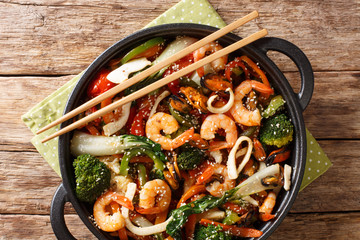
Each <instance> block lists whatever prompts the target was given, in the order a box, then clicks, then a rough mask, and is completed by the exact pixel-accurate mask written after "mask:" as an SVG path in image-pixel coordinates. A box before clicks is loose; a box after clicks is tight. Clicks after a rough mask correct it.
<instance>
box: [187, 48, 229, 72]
mask: <svg viewBox="0 0 360 240" xmlns="http://www.w3.org/2000/svg"><path fill="white" fill-rule="evenodd" d="M222 48H223V47H222V46H221V45H220V44H219V43H217V42H210V43H208V44H206V45H205V46H203V47H201V48H199V49H198V50H195V51H194V53H193V56H194V62H197V61H199V60H200V59H202V58H203V57H205V56H207V55H210V54H212V53H213V52H216V51H219V50H221V49H222ZM227 60H228V55H225V56H222V57H220V58H218V59H216V60H214V61H212V62H211V67H212V68H213V69H214V70H215V72H219V71H220V70H222V69H225V65H226V63H227ZM196 72H197V74H198V75H199V77H202V76H204V74H205V71H204V67H201V68H198V69H197V70H196Z"/></svg>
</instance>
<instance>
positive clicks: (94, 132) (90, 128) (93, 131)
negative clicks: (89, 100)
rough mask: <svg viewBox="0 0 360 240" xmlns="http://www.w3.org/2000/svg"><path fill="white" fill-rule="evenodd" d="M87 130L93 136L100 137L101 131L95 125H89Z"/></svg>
mask: <svg viewBox="0 0 360 240" xmlns="http://www.w3.org/2000/svg"><path fill="white" fill-rule="evenodd" d="M85 128H86V129H87V130H88V131H89V133H90V134H91V135H100V132H99V130H97V128H96V127H95V126H94V125H91V124H88V125H86V126H85Z"/></svg>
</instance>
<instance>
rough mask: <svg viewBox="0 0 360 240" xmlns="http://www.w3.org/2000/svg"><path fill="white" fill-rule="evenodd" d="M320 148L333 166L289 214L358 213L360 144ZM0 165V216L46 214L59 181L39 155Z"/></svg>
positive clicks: (2, 158)
mask: <svg viewBox="0 0 360 240" xmlns="http://www.w3.org/2000/svg"><path fill="white" fill-rule="evenodd" d="M320 145H321V146H322V147H323V149H324V151H325V152H326V153H327V154H328V156H329V158H330V159H331V161H332V162H333V164H334V166H332V167H331V168H330V169H329V171H328V172H327V173H325V174H324V175H323V176H321V177H320V178H319V179H317V180H316V181H315V182H313V183H312V184H311V185H310V186H308V187H307V188H306V189H305V190H304V191H303V192H300V193H299V195H298V198H297V200H296V202H295V205H294V206H293V209H292V212H297V213H304V212H305V213H306V212H333V211H335V212H340V211H360V202H359V200H358V194H357V193H358V192H359V190H360V188H359V186H358V183H359V182H360V175H359V173H358V169H359V168H360V162H359V161H353V160H354V159H359V158H360V141H320ZM339 149H341V151H339ZM0 166H1V168H0V180H1V183H2V184H1V185H0V214H1V213H3V214H4V213H6V214H14V213H17V214H48V213H49V211H50V203H51V199H52V197H53V194H54V192H55V190H56V188H57V186H58V185H59V184H60V182H61V179H60V178H59V177H58V176H57V175H56V174H55V172H54V171H53V170H52V169H51V168H50V167H49V165H48V164H47V163H46V162H45V161H44V160H43V159H42V158H41V157H40V155H39V154H38V153H35V152H17V151H14V152H8V151H0ZM19 194H20V195H21V201H19ZM69 211H73V210H71V207H70V206H68V207H67V212H69Z"/></svg>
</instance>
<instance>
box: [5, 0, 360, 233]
mask: <svg viewBox="0 0 360 240" xmlns="http://www.w3.org/2000/svg"><path fill="white" fill-rule="evenodd" d="M178 1H180V0H158V1H150V0H137V1H128V0H116V1H113V0H109V1H102V0H94V1H87V0H72V1H69V0H49V1H45V0H31V1H29V0H0V56H1V58H0V90H1V94H0V109H1V117H0V129H1V131H0V240H5V239H6V240H7V239H56V238H55V236H54V234H53V231H52V228H51V224H50V218H49V212H50V203H51V199H52V197H53V194H54V192H55V190H56V188H57V187H58V185H59V184H60V183H61V179H60V178H59V177H58V176H57V175H56V174H55V173H54V171H53V170H52V169H51V168H50V167H49V166H48V164H47V163H46V162H45V161H44V160H43V159H42V158H41V156H40V154H38V153H37V152H36V149H35V148H34V147H33V146H32V144H31V143H30V139H31V138H32V136H33V135H32V133H31V132H30V131H29V130H28V129H27V128H26V126H25V125H24V124H23V123H22V122H21V119H20V117H21V115H22V114H24V113H25V112H27V111H28V110H29V109H30V108H31V107H33V106H34V105H35V104H36V103H38V102H40V101H41V100H42V99H44V98H45V97H46V96H48V95H49V94H51V93H52V92H53V91H55V90H56V89H58V88H59V87H60V86H62V85H63V84H65V83H66V82H67V81H69V80H70V79H71V78H72V77H73V76H74V75H75V74H78V73H79V72H81V71H82V70H84V69H85V68H86V67H87V66H88V65H89V64H90V63H91V62H92V61H93V60H94V59H95V58H96V57H97V56H98V55H99V54H100V53H101V52H103V51H104V50H105V49H106V48H108V47H109V46H111V45H112V44H114V43H115V42H116V41H118V40H119V39H121V38H123V37H125V36H127V35H129V34H131V33H133V32H135V31H137V30H140V29H141V28H142V27H144V26H145V25H146V24H147V23H149V22H150V21H152V20H153V19H155V18H156V17H157V16H159V15H160V14H161V13H163V12H164V11H166V10H167V9H168V8H170V7H171V6H173V5H174V4H176V3H177V2H178ZM209 1H210V3H211V4H212V5H213V6H214V7H215V9H216V10H217V12H218V13H219V14H220V16H221V17H222V18H224V20H225V21H226V22H227V23H230V22H232V21H234V20H235V19H238V18H239V17H242V16H244V15H246V14H248V13H250V12H251V11H253V10H258V11H259V12H260V16H261V17H260V19H258V20H257V21H256V22H251V23H248V24H246V25H245V26H243V27H241V28H240V29H238V30H237V31H235V33H237V34H238V35H239V36H243V37H244V36H247V35H249V34H251V33H254V32H256V31H258V29H259V27H264V28H267V29H268V30H269V32H270V36H274V37H280V38H284V39H286V40H289V41H290V42H292V43H294V44H295V45H297V46H298V47H300V48H301V49H302V50H303V51H304V52H305V54H306V55H307V56H308V58H309V60H310V62H311V64H312V66H313V68H314V70H315V89H314V94H313V99H312V101H311V103H310V105H309V106H308V108H307V109H306V110H305V112H304V119H305V122H306V126H307V128H308V129H309V130H310V131H311V133H312V134H313V135H314V137H316V138H317V139H318V140H319V141H318V142H319V144H320V146H321V147H322V148H323V150H324V151H325V153H326V154H327V155H328V157H329V158H330V160H331V161H332V162H333V164H334V165H333V166H332V167H331V168H330V169H329V170H328V172H327V173H326V174H324V175H322V176H321V177H319V178H318V179H316V181H314V182H313V183H312V184H311V185H309V186H308V187H307V188H305V189H304V190H303V191H302V192H300V193H299V195H298V197H297V199H296V201H295V204H294V205H293V208H292V209H291V211H290V214H289V215H288V216H287V217H286V218H285V220H284V222H283V223H282V224H281V225H280V227H279V228H278V229H277V230H276V231H275V233H274V234H273V235H272V236H271V237H270V238H269V239H271V240H276V239H279V240H282V239H284V240H288V239H336V240H337V239H358V238H359V237H358V236H359V235H360V230H359V229H360V201H359V200H358V195H359V192H360V187H359V182H360V175H359V170H360V162H359V161H358V159H359V158H360V140H359V139H360V123H359V119H360V107H359V106H360V100H359V85H360V68H359V62H360V45H359V40H360V24H359V23H360V11H359V1H358V0H348V1H346V0H329V1H323V0H303V1H284V0H274V1H268V0H257V1H253V0H209ZM194 2H196V1H194ZM268 55H269V57H270V58H271V59H272V60H274V61H275V63H276V64H277V65H278V66H279V68H280V69H281V70H283V71H284V72H285V75H286V77H287V78H288V79H289V81H290V83H291V85H292V86H293V88H294V89H295V91H298V90H299V86H300V80H299V74H298V73H297V68H296V66H295V64H294V63H292V62H291V61H289V59H288V58H287V57H285V56H283V55H282V54H280V53H277V52H269V53H268ZM65 213H66V216H65V219H66V222H67V224H68V226H69V228H70V231H71V232H72V233H73V234H74V236H75V237H76V238H77V239H95V237H94V236H93V235H92V234H91V233H90V231H89V230H88V229H87V228H86V227H85V226H84V224H83V223H82V222H81V220H80V219H79V217H78V216H77V215H76V214H75V211H74V209H73V208H72V206H71V204H69V203H68V204H66V206H65Z"/></svg>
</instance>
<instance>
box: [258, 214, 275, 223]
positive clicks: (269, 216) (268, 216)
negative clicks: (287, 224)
mask: <svg viewBox="0 0 360 240" xmlns="http://www.w3.org/2000/svg"><path fill="white" fill-rule="evenodd" d="M274 217H275V215H274V214H270V213H260V215H259V218H260V220H261V221H263V222H267V221H269V220H271V219H273V218H274Z"/></svg>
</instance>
